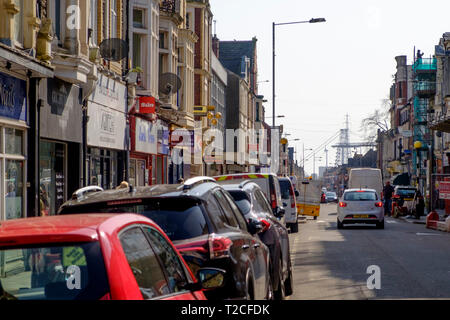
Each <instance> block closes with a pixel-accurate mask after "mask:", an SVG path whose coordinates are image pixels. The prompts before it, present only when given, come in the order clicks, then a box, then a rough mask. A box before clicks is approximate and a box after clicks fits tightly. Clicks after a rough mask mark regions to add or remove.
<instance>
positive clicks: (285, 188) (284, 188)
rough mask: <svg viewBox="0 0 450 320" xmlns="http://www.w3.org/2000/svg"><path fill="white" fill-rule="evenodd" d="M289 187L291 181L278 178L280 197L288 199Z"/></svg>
mask: <svg viewBox="0 0 450 320" xmlns="http://www.w3.org/2000/svg"><path fill="white" fill-rule="evenodd" d="M290 188H291V183H290V182H289V181H287V180H280V189H281V198H282V199H289V198H290V194H289V189H290Z"/></svg>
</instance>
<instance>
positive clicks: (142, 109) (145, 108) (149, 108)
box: [139, 97, 156, 113]
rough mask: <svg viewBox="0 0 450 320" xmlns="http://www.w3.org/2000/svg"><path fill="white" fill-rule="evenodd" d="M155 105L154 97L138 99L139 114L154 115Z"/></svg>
mask: <svg viewBox="0 0 450 320" xmlns="http://www.w3.org/2000/svg"><path fill="white" fill-rule="evenodd" d="M155 105H156V100H155V98H154V97H139V113H155V112H156V108H155Z"/></svg>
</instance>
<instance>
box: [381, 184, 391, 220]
mask: <svg viewBox="0 0 450 320" xmlns="http://www.w3.org/2000/svg"><path fill="white" fill-rule="evenodd" d="M393 193H394V187H393V186H391V182H390V181H389V180H388V181H386V185H385V186H384V188H383V192H382V194H381V197H382V199H383V200H384V214H385V215H387V216H389V217H390V216H391V209H392V194H393Z"/></svg>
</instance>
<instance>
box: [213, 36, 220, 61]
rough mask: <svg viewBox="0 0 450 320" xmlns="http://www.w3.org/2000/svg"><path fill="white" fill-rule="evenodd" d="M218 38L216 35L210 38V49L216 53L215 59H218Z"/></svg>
mask: <svg viewBox="0 0 450 320" xmlns="http://www.w3.org/2000/svg"><path fill="white" fill-rule="evenodd" d="M219 43H220V41H219V38H217V35H214V36H213V38H212V50H213V52H214V54H215V55H216V57H217V59H219Z"/></svg>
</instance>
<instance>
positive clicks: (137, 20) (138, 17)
mask: <svg viewBox="0 0 450 320" xmlns="http://www.w3.org/2000/svg"><path fill="white" fill-rule="evenodd" d="M133 27H135V28H139V29H144V28H145V10H144V9H139V8H134V9H133Z"/></svg>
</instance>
